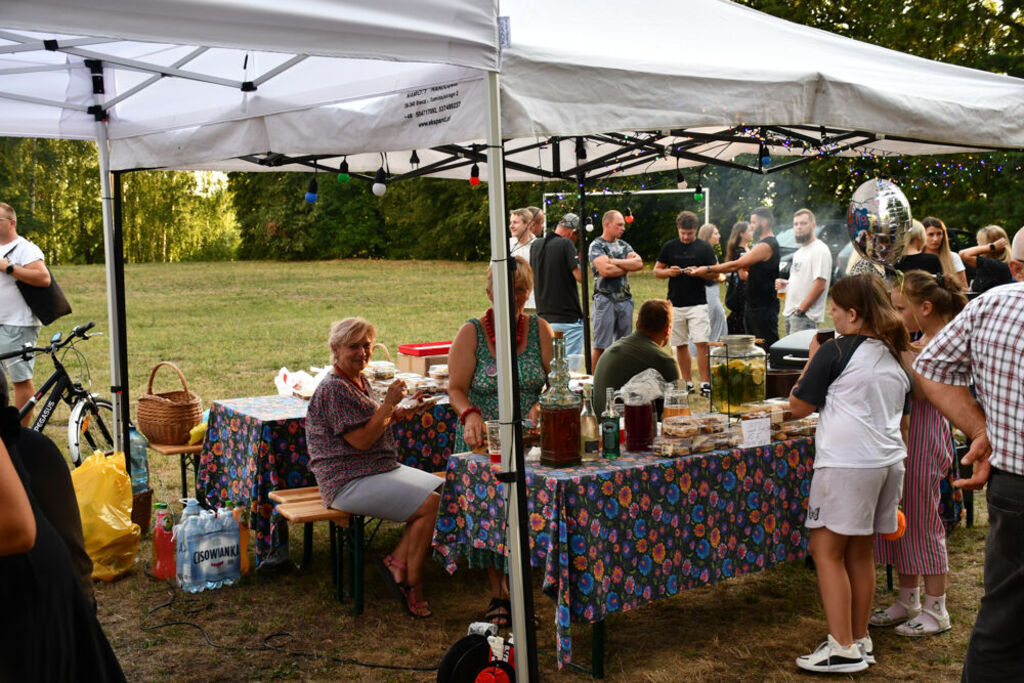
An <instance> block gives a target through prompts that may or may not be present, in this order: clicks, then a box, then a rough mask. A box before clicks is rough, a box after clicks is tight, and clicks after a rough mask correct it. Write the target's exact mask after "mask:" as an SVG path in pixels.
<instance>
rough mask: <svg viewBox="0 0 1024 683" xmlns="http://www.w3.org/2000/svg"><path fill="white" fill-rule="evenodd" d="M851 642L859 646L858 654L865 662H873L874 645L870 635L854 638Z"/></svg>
mask: <svg viewBox="0 0 1024 683" xmlns="http://www.w3.org/2000/svg"><path fill="white" fill-rule="evenodd" d="M853 644H854V645H856V646H857V647H859V648H860V656H861V657H863V658H864V661H865V662H867V663H868V664H874V663H875V645H874V643H872V642H871V636H870V635H867V636H864V637H863V638H857V639H855V640H854V641H853Z"/></svg>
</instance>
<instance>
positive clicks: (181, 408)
mask: <svg viewBox="0 0 1024 683" xmlns="http://www.w3.org/2000/svg"><path fill="white" fill-rule="evenodd" d="M162 365H167V366H170V368H171V369H172V370H174V371H175V372H176V373H178V377H179V378H180V379H181V386H182V387H184V391H167V392H163V393H160V394H154V393H153V378H154V377H155V376H156V371H157V370H159V369H160V366H162ZM202 419H203V404H202V402H201V401H200V400H199V397H198V396H196V395H195V394H193V393H192V392H191V391H189V390H188V385H187V384H186V383H185V376H184V375H183V374H181V370H179V369H178V366H177V365H175V364H174V363H171V362H169V361H161V362H160V363H157V364H156V366H154V367H153V372H152V373H151V374H150V375H149V388H148V389H147V390H146V393H145V395H143V396H141V397H140V398H139V409H138V421H139V431H141V432H142V433H143V434H144V435H145V436H146V438H147V439H149V440H150V441H151V442H153V443H158V444H164V445H168V446H179V445H181V444H184V443H187V442H188V436H189V434H188V433H189V430H191V429H192V428H193V427H195V426H196V425H197V424H199V423H200V422H201V421H202Z"/></svg>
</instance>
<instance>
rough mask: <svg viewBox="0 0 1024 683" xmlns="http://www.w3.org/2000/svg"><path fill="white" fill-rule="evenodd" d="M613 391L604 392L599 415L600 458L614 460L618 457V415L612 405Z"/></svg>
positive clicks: (609, 389)
mask: <svg viewBox="0 0 1024 683" xmlns="http://www.w3.org/2000/svg"><path fill="white" fill-rule="evenodd" d="M614 395H615V390H614V389H612V388H608V389H607V390H606V391H605V397H606V398H605V402H604V412H603V413H601V456H602V457H604V458H609V459H615V458H618V457H619V434H620V431H619V414H618V413H617V412H615V406H614V405H613V400H614Z"/></svg>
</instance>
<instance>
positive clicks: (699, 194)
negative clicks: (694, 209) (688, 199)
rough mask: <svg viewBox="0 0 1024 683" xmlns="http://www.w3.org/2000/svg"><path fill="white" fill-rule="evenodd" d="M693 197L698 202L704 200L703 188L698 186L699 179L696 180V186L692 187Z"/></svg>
mask: <svg viewBox="0 0 1024 683" xmlns="http://www.w3.org/2000/svg"><path fill="white" fill-rule="evenodd" d="M693 198H694V199H695V200H697V201H698V202H702V201H704V188H703V187H701V186H700V181H699V180H698V181H697V187H695V188H693Z"/></svg>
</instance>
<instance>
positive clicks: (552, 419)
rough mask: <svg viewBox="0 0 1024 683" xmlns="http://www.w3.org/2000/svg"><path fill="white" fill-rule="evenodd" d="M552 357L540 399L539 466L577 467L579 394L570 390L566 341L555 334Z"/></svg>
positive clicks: (578, 456)
mask: <svg viewBox="0 0 1024 683" xmlns="http://www.w3.org/2000/svg"><path fill="white" fill-rule="evenodd" d="M554 337H555V338H554V357H553V358H552V359H551V371H550V372H549V373H548V389H547V391H545V392H544V393H543V394H541V396H540V401H539V402H540V464H541V465H545V466H547V467H569V466H571V465H578V464H580V403H582V399H581V398H580V396H579V394H577V393H575V392H574V391H572V390H571V389H569V364H568V363H567V362H566V360H565V338H564V337H563V336H562V332H561V331H559V330H556V331H555V335H554Z"/></svg>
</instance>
